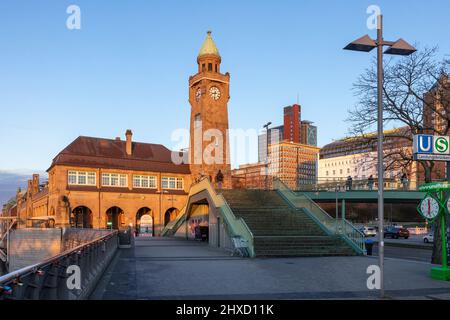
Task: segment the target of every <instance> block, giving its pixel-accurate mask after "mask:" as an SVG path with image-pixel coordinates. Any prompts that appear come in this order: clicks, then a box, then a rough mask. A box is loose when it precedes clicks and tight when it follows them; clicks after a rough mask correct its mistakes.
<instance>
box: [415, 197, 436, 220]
mask: <svg viewBox="0 0 450 320" xmlns="http://www.w3.org/2000/svg"><path fill="white" fill-rule="evenodd" d="M420 213H421V214H422V216H423V217H424V218H425V219H428V220H433V219H435V218H436V217H437V216H438V215H439V202H438V201H437V200H436V199H435V198H433V197H430V196H428V197H426V198H425V199H423V200H422V202H421V203H420Z"/></svg>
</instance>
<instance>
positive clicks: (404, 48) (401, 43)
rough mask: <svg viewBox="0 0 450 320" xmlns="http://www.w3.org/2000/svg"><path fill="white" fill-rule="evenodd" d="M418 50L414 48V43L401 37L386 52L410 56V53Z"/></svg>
mask: <svg viewBox="0 0 450 320" xmlns="http://www.w3.org/2000/svg"><path fill="white" fill-rule="evenodd" d="M416 51H417V49H416V48H414V47H413V46H412V45H410V44H409V43H408V42H406V41H405V40H403V39H399V40H397V41H395V42H394V44H393V45H392V46H391V47H390V48H389V49H387V50H386V51H385V52H384V53H386V54H394V55H399V56H409V55H410V54H413V53H414V52H416Z"/></svg>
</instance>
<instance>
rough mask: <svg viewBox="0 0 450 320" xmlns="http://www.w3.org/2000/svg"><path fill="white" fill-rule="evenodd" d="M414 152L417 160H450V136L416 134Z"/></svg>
mask: <svg viewBox="0 0 450 320" xmlns="http://www.w3.org/2000/svg"><path fill="white" fill-rule="evenodd" d="M413 153H414V158H415V160H436V161H450V137H448V136H433V135H429V134H418V135H415V136H414V138H413Z"/></svg>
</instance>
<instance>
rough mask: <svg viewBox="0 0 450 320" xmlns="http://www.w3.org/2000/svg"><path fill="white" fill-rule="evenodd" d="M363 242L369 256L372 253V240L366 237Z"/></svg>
mask: <svg viewBox="0 0 450 320" xmlns="http://www.w3.org/2000/svg"><path fill="white" fill-rule="evenodd" d="M365 244H366V251H367V255H368V256H371V255H372V249H373V244H374V241H373V240H372V239H367V240H366V241H365Z"/></svg>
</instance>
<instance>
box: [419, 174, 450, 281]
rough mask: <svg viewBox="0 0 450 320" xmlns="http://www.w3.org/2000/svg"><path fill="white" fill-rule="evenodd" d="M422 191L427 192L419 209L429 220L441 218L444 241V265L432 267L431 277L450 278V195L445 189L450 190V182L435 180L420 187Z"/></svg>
mask: <svg viewBox="0 0 450 320" xmlns="http://www.w3.org/2000/svg"><path fill="white" fill-rule="evenodd" d="M419 190H420V191H424V192H427V195H426V197H425V199H423V200H422V201H421V203H420V204H419V207H418V208H417V211H419V213H420V214H421V215H422V216H423V217H424V218H425V219H426V220H427V221H429V222H433V221H435V220H437V219H440V222H441V230H440V232H441V241H442V266H440V267H433V268H431V278H433V279H436V280H444V281H447V280H450V268H449V267H448V265H447V261H448V260H447V258H448V256H447V252H448V247H447V241H448V239H447V236H448V234H447V232H446V231H447V230H446V229H447V228H446V220H447V219H446V218H447V217H446V215H448V214H450V211H449V209H450V197H449V198H446V197H445V191H447V190H450V182H449V181H445V182H434V183H428V184H425V185H423V186H420V187H419Z"/></svg>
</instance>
